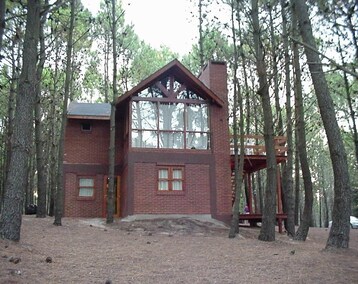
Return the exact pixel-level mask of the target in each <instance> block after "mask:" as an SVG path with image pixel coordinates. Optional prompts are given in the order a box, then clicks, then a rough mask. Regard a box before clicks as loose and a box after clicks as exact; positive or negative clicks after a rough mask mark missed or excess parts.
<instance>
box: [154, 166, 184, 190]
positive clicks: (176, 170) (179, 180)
mask: <svg viewBox="0 0 358 284" xmlns="http://www.w3.org/2000/svg"><path fill="white" fill-rule="evenodd" d="M158 190H159V191H183V190H184V168H183V167H165V166H163V167H159V168H158Z"/></svg>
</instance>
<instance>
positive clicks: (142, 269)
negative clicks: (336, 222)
mask: <svg viewBox="0 0 358 284" xmlns="http://www.w3.org/2000/svg"><path fill="white" fill-rule="evenodd" d="M52 223H53V218H51V217H47V218H45V219H36V218H35V217H34V216H24V218H23V223H22V232H21V241H20V242H18V243H14V242H10V241H6V240H0V283H220V284H221V283H358V230H351V233H350V248H349V249H344V250H333V251H332V250H330V251H326V250H323V248H324V247H325V243H326V240H327V237H328V233H329V231H328V229H322V228H310V230H309V236H308V239H307V240H306V241H305V242H297V241H293V240H290V239H289V238H288V237H287V236H286V235H280V234H278V233H277V235H276V241H275V242H262V241H258V240H257V236H258V234H259V228H248V227H240V235H239V236H238V237H236V238H235V239H229V238H228V237H227V235H228V228H227V227H225V226H223V225H219V224H215V223H210V222H203V221H201V222H200V221H197V220H193V219H187V218H180V219H170V220H165V219H159V220H147V221H132V222H123V221H122V222H121V221H116V222H115V223H114V224H112V225H106V224H105V223H104V220H99V219H82V218H81V219H79V218H63V219H62V226H60V227H58V226H54V225H53V224H52Z"/></svg>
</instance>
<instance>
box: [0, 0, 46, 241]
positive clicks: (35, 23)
mask: <svg viewBox="0 0 358 284" xmlns="http://www.w3.org/2000/svg"><path fill="white" fill-rule="evenodd" d="M27 6H28V9H27V20H26V33H25V40H24V47H23V53H22V54H23V63H22V70H21V75H20V80H19V89H18V93H17V97H16V112H15V118H14V133H13V136H12V150H11V156H10V163H9V174H8V176H7V179H6V183H5V197H4V207H3V211H2V215H1V219H0V237H2V238H5V239H9V240H13V241H19V240H20V230H21V221H22V218H21V217H22V216H21V214H22V206H23V196H24V190H25V188H26V184H27V177H28V167H27V165H28V159H29V154H30V149H29V147H31V145H32V143H31V140H32V133H31V130H32V127H31V126H32V121H33V120H32V119H33V110H34V104H35V99H36V83H37V80H36V63H37V44H38V41H39V29H40V1H38V0H28V2H27Z"/></svg>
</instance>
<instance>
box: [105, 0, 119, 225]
mask: <svg viewBox="0 0 358 284" xmlns="http://www.w3.org/2000/svg"><path fill="white" fill-rule="evenodd" d="M116 17H117V13H116V0H112V49H113V50H112V51H113V82H112V83H113V98H112V103H111V117H110V138H109V151H108V153H109V157H108V160H109V170H108V179H109V181H108V194H107V220H106V222H107V224H111V223H113V215H114V208H115V204H114V203H115V200H114V191H115V188H114V186H115V184H114V178H115V175H114V168H115V161H116V160H115V155H116V145H115V143H116V105H115V103H116V98H117V96H118V89H117V18H116ZM117 194H118V192H117Z"/></svg>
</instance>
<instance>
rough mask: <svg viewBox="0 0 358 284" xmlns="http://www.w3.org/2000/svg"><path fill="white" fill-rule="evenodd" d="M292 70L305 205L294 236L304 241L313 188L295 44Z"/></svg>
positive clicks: (309, 216) (294, 26)
mask: <svg viewBox="0 0 358 284" xmlns="http://www.w3.org/2000/svg"><path fill="white" fill-rule="evenodd" d="M292 17H293V19H292V23H293V24H292V25H293V29H294V30H293V33H296V32H297V30H296V25H297V20H296V16H295V13H293V16H292ZM293 68H294V71H295V104H296V109H295V112H296V131H297V132H296V133H297V137H296V138H297V150H298V156H299V158H300V159H299V160H300V165H301V171H302V177H303V186H304V191H305V205H304V209H303V214H302V218H301V222H300V226H299V227H298V230H297V232H296V235H295V240H299V241H305V240H306V238H307V235H308V230H309V227H310V225H311V220H312V206H313V186H312V179H311V171H310V168H309V164H308V159H307V150H306V131H305V121H304V110H303V98H302V84H301V69H300V62H299V52H298V46H297V43H296V42H294V44H293Z"/></svg>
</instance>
